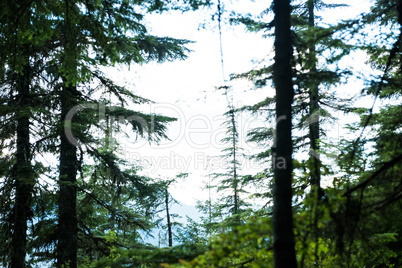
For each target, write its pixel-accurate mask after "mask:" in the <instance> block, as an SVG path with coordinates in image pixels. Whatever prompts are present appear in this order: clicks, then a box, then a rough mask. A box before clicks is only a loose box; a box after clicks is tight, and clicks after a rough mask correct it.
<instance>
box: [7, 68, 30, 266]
mask: <svg viewBox="0 0 402 268" xmlns="http://www.w3.org/2000/svg"><path fill="white" fill-rule="evenodd" d="M29 72H30V67H29V66H25V67H24V70H23V73H22V74H18V78H17V91H18V97H17V105H18V106H19V107H20V108H19V113H17V114H16V117H17V151H16V164H15V166H14V170H13V175H14V177H15V179H14V181H15V205H14V222H13V225H14V226H13V227H14V228H13V234H12V242H11V247H12V253H11V263H10V264H11V265H10V266H11V267H12V268H23V267H25V255H26V245H27V220H28V217H29V213H30V209H31V201H32V191H33V187H34V183H35V178H34V174H33V170H32V166H31V152H30V143H29V137H30V132H29V112H28V111H27V109H28V107H29V93H30V90H29V86H30V78H29V76H30V74H29Z"/></svg>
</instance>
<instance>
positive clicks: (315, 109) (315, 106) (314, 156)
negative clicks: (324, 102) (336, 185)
mask: <svg viewBox="0 0 402 268" xmlns="http://www.w3.org/2000/svg"><path fill="white" fill-rule="evenodd" d="M314 8H315V0H308V1H307V9H308V26H309V28H310V30H311V32H312V33H314V26H315V15H314ZM312 40H313V41H312V42H311V41H310V42H309V44H308V50H309V58H308V65H307V66H306V67H307V69H309V70H310V72H311V73H312V74H313V75H312V76H311V79H310V81H309V84H310V85H309V98H310V103H309V110H310V111H309V117H310V124H309V138H310V176H311V195H312V197H313V198H314V199H315V200H314V203H313V204H314V205H313V208H312V209H313V226H314V227H313V228H314V230H313V231H314V233H313V235H314V239H315V250H314V254H315V259H316V260H318V240H319V234H318V218H319V212H318V205H319V200H320V199H321V197H322V190H321V172H320V165H321V164H320V155H319V143H318V142H319V138H320V122H319V121H320V106H319V82H318V79H317V78H316V74H317V56H316V48H315V44H316V41H315V40H316V39H315V38H313V39H312Z"/></svg>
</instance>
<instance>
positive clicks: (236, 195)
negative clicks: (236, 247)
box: [230, 106, 239, 222]
mask: <svg viewBox="0 0 402 268" xmlns="http://www.w3.org/2000/svg"><path fill="white" fill-rule="evenodd" d="M235 120H236V119H235V114H234V107H233V106H232V107H231V111H230V122H231V124H232V128H233V133H232V146H233V192H234V208H233V216H236V219H235V220H236V222H237V221H238V217H237V216H238V214H239V189H238V187H239V180H238V179H237V163H236V161H237V158H236V152H237V147H236V146H237V128H236V121H235Z"/></svg>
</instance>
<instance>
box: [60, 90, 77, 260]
mask: <svg viewBox="0 0 402 268" xmlns="http://www.w3.org/2000/svg"><path fill="white" fill-rule="evenodd" d="M76 100H77V93H76V88H75V87H74V86H70V85H69V86H65V87H64V90H63V93H62V95H61V120H62V125H61V133H60V141H61V144H60V178H59V188H60V189H59V200H58V205H59V218H58V250H57V265H58V267H61V266H62V265H68V267H69V268H76V267H77V228H78V227H77V214H76V204H77V189H76V177H77V170H78V167H77V166H78V161H77V148H76V145H75V144H74V143H72V142H70V140H69V137H68V136H67V135H66V132H65V130H66V128H70V127H71V125H70V122H69V121H68V120H66V116H67V114H68V112H69V111H70V110H71V109H72V108H73V107H74V105H75V104H76ZM73 122H74V120H73ZM70 133H72V132H70ZM66 267H67V266H66Z"/></svg>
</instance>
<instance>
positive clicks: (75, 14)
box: [0, 0, 402, 268]
mask: <svg viewBox="0 0 402 268" xmlns="http://www.w3.org/2000/svg"><path fill="white" fill-rule="evenodd" d="M229 2H230V1H228V3H227V5H226V6H225V5H224V3H223V1H222V0H217V1H215V0H177V1H169V0H136V1H134V0H85V1H81V0H7V1H2V2H1V4H0V36H1V39H0V61H1V68H0V87H1V90H0V125H1V128H0V149H1V151H0V192H1V194H0V263H1V264H0V265H1V267H12V268H23V267H58V268H61V267H64V268H67V267H70V268H76V267H402V224H401V222H400V215H401V214H402V213H401V212H402V149H401V148H402V147H401V144H402V104H401V94H402V1H401V0H372V1H366V4H367V5H371V6H370V11H369V12H363V13H361V14H359V15H358V16H356V17H355V18H353V19H347V20H336V21H330V22H328V21H326V17H325V15H326V14H332V17H334V15H333V14H337V13H342V12H343V11H344V10H346V9H347V8H348V4H350V3H349V1H326V0H292V1H290V0H273V1H272V3H271V1H266V2H267V3H266V6H265V9H264V10H256V12H255V14H251V13H245V12H242V10H235V9H233V10H231V5H230V4H229ZM233 2H235V1H233ZM243 2H246V1H243ZM334 2H336V3H334ZM230 3H232V2H230ZM253 4H254V1H249V3H248V4H247V5H249V6H253ZM172 12H177V13H175V14H177V15H178V16H180V14H185V13H188V12H204V13H205V14H207V15H206V16H205V20H204V21H203V22H200V23H204V24H205V25H206V26H205V29H203V30H213V31H216V33H217V34H218V35H219V36H220V41H221V43H220V55H221V59H220V61H221V63H222V73H223V68H224V57H223V54H224V50H223V49H222V28H223V27H224V26H227V27H234V28H235V29H237V30H238V31H248V32H252V33H254V34H258V35H259V36H260V37H261V38H262V39H263V38H265V39H269V40H272V44H273V45H272V46H271V47H266V51H267V54H268V55H271V57H270V58H269V59H265V60H264V62H265V63H266V64H265V63H264V64H258V65H255V68H252V69H251V70H249V71H246V72H241V73H233V74H231V75H230V79H228V80H225V81H224V82H225V83H224V85H216V91H217V92H219V94H221V96H225V99H226V103H224V104H223V105H224V107H226V112H225V113H224V114H223V115H222V116H223V117H224V118H225V120H224V122H223V124H222V127H223V128H224V129H225V131H224V135H223V137H222V140H221V141H220V144H222V145H223V147H222V150H221V155H220V159H221V163H224V165H223V166H222V169H220V170H215V171H214V172H212V173H211V174H210V175H209V181H208V183H206V185H205V189H206V190H207V191H208V193H209V198H206V199H205V200H200V201H199V202H198V205H197V209H198V210H199V213H200V215H201V216H200V217H198V218H191V217H187V219H186V222H184V221H183V220H180V219H179V218H178V215H177V213H175V211H174V210H173V207H174V206H173V205H174V204H175V203H178V202H177V201H176V200H175V197H174V196H173V195H172V192H171V189H172V188H173V187H175V186H176V185H178V184H180V183H181V182H183V181H185V180H187V179H188V178H189V177H191V176H192V174H191V173H189V172H186V173H184V172H183V173H179V172H178V173H177V174H176V175H175V176H171V175H166V174H159V175H156V174H155V176H153V175H152V174H146V173H144V172H141V169H142V167H141V165H139V164H137V165H134V164H133V163H131V162H130V161H128V159H125V158H124V153H122V150H124V149H123V146H124V144H121V143H120V141H119V140H117V139H116V138H115V137H116V133H122V134H123V135H127V136H128V137H131V138H130V141H131V142H133V143H135V142H140V141H146V142H147V143H149V144H153V146H157V145H158V144H159V143H160V142H162V141H164V140H169V138H170V137H169V135H168V130H169V127H170V126H171V125H172V124H173V123H175V122H177V120H178V118H175V117H172V116H167V115H164V114H159V113H153V112H145V111H147V109H146V108H144V107H148V106H149V105H151V104H152V103H153V101H152V100H150V99H148V98H145V97H142V96H139V95H138V94H137V93H136V91H135V90H134V89H133V88H131V87H129V86H127V85H122V83H120V81H118V79H115V78H116V77H114V78H113V77H111V76H109V75H108V71H107V70H110V69H111V68H117V67H118V66H139V68H141V66H144V65H146V64H147V63H151V62H158V63H161V64H163V62H170V61H176V60H184V61H185V60H186V58H187V57H188V56H189V55H190V53H191V50H190V49H189V45H190V44H191V43H192V41H193V40H186V39H176V38H173V37H169V36H156V35H153V34H150V31H149V29H148V25H147V23H146V18H147V16H149V15H152V14H158V15H159V16H162V18H163V16H164V14H170V13H172ZM335 17H336V15H335ZM153 27H155V28H156V27H158V26H157V25H156V26H153ZM200 31H201V30H200ZM270 51H273V53H271V54H270V53H269V52H270ZM241 53H242V51H239V54H241ZM356 55H360V56H361V57H363V58H364V60H363V63H362V64H363V65H364V66H354V67H356V68H351V66H352V67H353V65H354V62H353V61H354V57H355V56H356ZM250 60H251V59H250ZM261 60H262V59H261ZM356 65H358V63H357V62H356ZM205 68H208V66H206V67H205ZM362 70H365V71H362ZM400 76H401V77H400ZM399 79H401V80H399ZM357 80H359V81H361V82H362V85H364V86H362V87H361V88H358V89H356V88H355V89H353V90H354V91H355V92H358V95H357V96H354V97H350V98H349V97H345V95H344V94H342V92H345V89H348V88H349V89H350V88H351V87H352V88H353V87H354V85H356V81H357ZM241 81H247V84H249V85H251V86H250V87H249V88H248V89H246V90H249V91H250V94H256V95H257V96H260V99H259V101H258V102H257V103H254V104H251V105H242V106H241V107H238V106H236V105H235V104H234V101H233V99H234V98H235V97H236V91H234V90H232V87H233V86H234V85H236V84H237V83H240V82H241ZM155 90H165V89H155ZM269 92H270V93H269ZM272 92H274V93H273V94H271V93H272ZM168 94H169V93H168ZM205 109H206V110H207V109H210V108H209V107H208V104H206V107H205ZM148 110H149V109H148ZM242 114H247V115H248V116H251V117H253V118H258V119H259V120H260V122H261V121H263V122H265V123H266V124H261V125H260V126H256V127H255V128H252V129H248V130H247V132H246V133H242V131H243V128H242V127H241V126H239V122H238V119H239V116H240V115H242ZM339 121H343V122H341V123H340V122H339ZM328 125H330V126H332V127H330V128H328V127H327V126H328ZM337 125H341V126H342V132H343V133H347V135H343V136H342V137H341V138H339V137H338V139H333V138H332V136H333V133H332V132H334V129H335V128H336V127H335V126H337ZM324 126H325V127H324ZM192 131H194V129H193V130H192ZM242 139H246V142H248V143H250V144H254V145H255V148H258V152H256V153H253V154H248V153H247V150H244V148H242V146H241V145H242V144H243V142H244V141H243V140H242ZM244 159H247V161H255V162H257V163H259V166H261V167H262V169H259V170H252V169H250V168H247V167H245V166H244V161H245V160H244ZM138 163H141V161H139V162H138ZM152 237H153V238H152ZM155 240H157V241H158V243H152V241H155ZM156 244H157V245H156Z"/></svg>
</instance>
